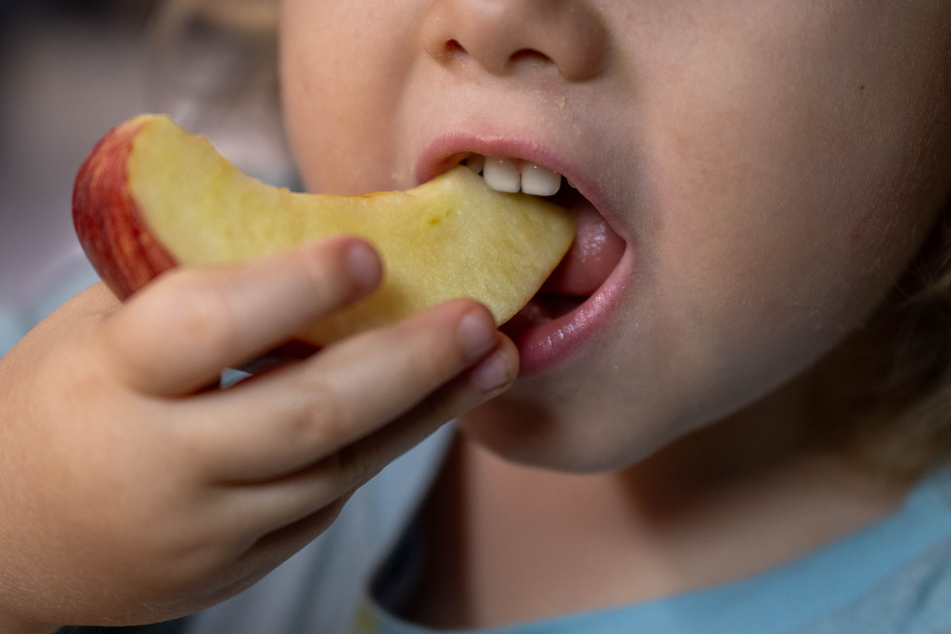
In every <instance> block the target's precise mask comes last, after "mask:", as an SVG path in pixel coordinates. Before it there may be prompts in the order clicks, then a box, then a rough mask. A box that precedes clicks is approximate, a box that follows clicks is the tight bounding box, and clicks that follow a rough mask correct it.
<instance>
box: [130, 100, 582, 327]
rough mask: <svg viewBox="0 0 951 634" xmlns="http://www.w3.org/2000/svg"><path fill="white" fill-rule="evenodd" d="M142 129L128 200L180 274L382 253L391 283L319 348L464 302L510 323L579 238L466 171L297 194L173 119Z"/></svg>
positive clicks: (332, 321) (570, 222)
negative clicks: (404, 185)
mask: <svg viewBox="0 0 951 634" xmlns="http://www.w3.org/2000/svg"><path fill="white" fill-rule="evenodd" d="M140 120H141V121H140ZM133 121H137V122H141V123H143V125H142V127H141V130H140V131H138V132H137V133H136V134H135V138H134V145H133V150H132V151H131V155H130V157H129V162H128V188H129V193H130V194H131V198H132V199H133V200H134V201H135V204H136V205H137V207H138V211H139V214H140V215H141V217H142V220H143V221H144V224H145V225H146V226H147V227H148V228H149V230H150V231H151V233H152V234H153V235H154V237H155V239H156V240H157V241H158V242H159V243H160V244H161V245H162V246H164V248H165V249H166V250H167V251H168V253H169V254H170V255H171V256H172V258H173V259H174V260H175V261H176V262H178V263H179V264H183V265H188V266H208V265H214V264H221V263H229V262H239V261H245V260H250V259H254V258H259V257H262V256H266V255H268V254H272V253H276V252H279V251H285V250H289V249H292V248H294V247H296V246H298V245H301V244H303V243H305V242H308V241H311V240H315V239H319V238H325V237H329V236H334V235H340V234H347V235H355V236H361V237H363V238H365V239H366V240H368V241H369V242H370V243H372V244H373V245H374V246H375V247H376V249H377V250H378V252H379V253H380V255H381V257H382V260H383V263H384V281H383V283H382V285H381V286H380V288H379V289H378V290H376V291H375V292H374V293H373V294H372V295H370V296H369V297H367V298H366V299H364V300H362V301H360V302H358V303H357V304H354V305H353V306H351V307H349V308H347V309H345V310H343V311H342V312H340V313H337V314H335V315H334V316H332V317H330V318H327V319H324V320H322V321H320V322H319V323H316V324H314V325H313V326H312V327H311V328H309V329H307V330H306V331H305V332H303V333H300V336H301V338H303V339H306V340H307V341H310V342H312V343H316V344H327V343H330V342H332V341H335V340H337V339H340V338H341V337H344V336H347V335H349V334H352V333H355V332H359V331H362V330H366V329H368V328H373V327H375V326H380V325H383V324H387V323H392V322H394V321H397V320H399V319H402V318H404V317H407V316H409V315H412V314H414V313H417V312H419V311H421V310H423V309H425V308H427V307H430V306H435V305H437V304H440V303H442V302H445V301H447V300H450V299H454V298H459V297H469V298H473V299H475V300H477V301H480V302H482V303H484V304H485V305H486V306H487V307H488V308H489V310H490V311H491V312H492V314H493V315H494V317H495V319H496V321H497V322H498V323H499V324H501V323H503V322H505V321H507V320H508V319H509V318H511V317H512V316H513V315H515V313H517V312H518V311H519V309H520V308H521V307H522V306H524V305H525V304H526V303H527V302H528V301H529V300H530V299H531V297H532V296H533V295H534V294H535V293H536V291H537V290H538V289H539V288H540V287H541V285H542V284H543V283H544V281H545V279H546V278H547V277H548V276H549V275H550V274H551V272H552V271H553V270H554V269H555V267H556V266H557V265H558V263H559V261H560V260H561V259H562V257H563V256H564V255H565V253H566V252H567V250H568V248H569V247H570V246H571V243H572V240H573V238H574V215H573V213H572V212H570V211H568V210H565V209H562V208H560V207H557V206H555V205H553V204H550V203H548V202H546V201H544V200H542V199H540V198H537V197H533V196H528V195H524V194H505V193H500V192H496V191H493V190H491V189H489V188H488V187H487V186H486V185H485V182H484V181H483V179H482V178H481V177H480V176H478V175H477V174H475V173H473V172H472V171H471V170H469V169H468V168H466V167H457V168H455V169H453V170H451V171H450V172H448V173H446V174H444V175H442V176H440V177H438V178H436V179H434V180H432V181H430V182H429V183H426V184H424V185H422V186H420V187H417V188H415V189H411V190H409V191H406V192H388V193H381V194H369V195H364V196H324V195H313V194H297V193H292V192H290V191H288V190H287V189H277V188H274V187H270V186H267V185H265V184H263V183H261V182H259V181H256V180H254V179H252V178H250V177H248V176H246V175H245V174H243V173H242V172H240V171H239V170H238V169H236V168H235V167H234V166H232V165H231V164H230V163H229V162H228V161H227V160H225V159H224V158H223V157H222V156H220V155H219V154H218V153H217V151H216V150H215V149H214V148H213V146H212V145H211V143H209V142H208V141H207V140H205V139H204V138H202V137H197V136H192V135H189V134H187V133H186V132H185V131H183V130H182V129H181V128H179V127H178V126H177V125H176V124H175V123H173V122H172V121H171V120H170V119H168V118H167V117H164V116H154V115H143V117H140V118H137V119H135V120H133ZM130 123H131V122H130ZM274 309H275V310H280V307H279V306H275V308H274Z"/></svg>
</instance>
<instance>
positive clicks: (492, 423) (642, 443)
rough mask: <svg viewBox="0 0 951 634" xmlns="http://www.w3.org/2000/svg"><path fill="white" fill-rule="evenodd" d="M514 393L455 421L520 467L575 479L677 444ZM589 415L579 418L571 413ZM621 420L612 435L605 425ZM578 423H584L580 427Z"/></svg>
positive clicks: (647, 429) (644, 428)
mask: <svg viewBox="0 0 951 634" xmlns="http://www.w3.org/2000/svg"><path fill="white" fill-rule="evenodd" d="M517 391H518V386H517V385H516V387H515V388H513V390H512V391H510V392H509V393H507V394H504V395H502V396H500V397H498V398H495V399H493V400H491V401H489V402H487V403H484V404H482V405H480V406H479V407H477V408H476V409H474V410H472V411H470V412H468V413H467V414H465V415H464V416H462V417H460V418H459V419H457V420H456V428H457V429H458V430H459V431H460V433H462V434H463V436H465V438H466V439H467V440H469V441H471V442H473V443H475V444H477V445H479V446H481V447H483V448H485V449H487V450H488V451H490V452H491V453H493V454H495V455H496V456H498V457H500V458H502V459H504V460H507V461H509V462H514V463H517V464H520V465H524V466H528V467H534V468H540V469H549V470H554V471H564V472H571V473H603V472H608V471H617V470H620V469H624V468H626V467H630V466H631V465H634V464H637V463H638V462H640V461H641V460H644V459H645V458H647V457H649V456H650V455H652V454H653V453H655V452H656V451H658V450H659V449H661V448H662V447H664V446H665V445H667V444H669V443H670V442H672V441H673V440H674V439H675V438H676V436H677V434H676V433H671V432H669V431H668V432H667V433H663V432H662V430H663V429H664V428H665V427H667V428H668V430H669V426H665V425H656V424H645V425H638V424H637V421H636V420H633V417H631V416H628V415H625V416H617V415H613V416H612V414H611V413H607V412H606V413H603V414H594V413H591V412H592V408H589V407H585V404H576V403H572V404H565V406H564V407H557V405H556V406H554V407H553V406H552V405H551V404H549V403H546V402H545V401H543V400H541V399H538V400H535V399H527V398H522V397H519V396H518V395H517V394H513V392H517ZM576 408H577V409H586V410H588V412H589V413H588V414H587V415H580V416H579V415H576V414H574V413H573V412H570V411H566V410H569V409H576ZM611 418H617V420H616V421H615V425H614V426H613V428H614V429H615V430H616V431H617V432H618V433H617V434H611V433H610V432H609V431H608V430H609V429H610V428H611V427H610V426H608V425H606V424H605V422H606V420H610V419H611ZM578 421H582V422H581V424H580V425H579V424H578Z"/></svg>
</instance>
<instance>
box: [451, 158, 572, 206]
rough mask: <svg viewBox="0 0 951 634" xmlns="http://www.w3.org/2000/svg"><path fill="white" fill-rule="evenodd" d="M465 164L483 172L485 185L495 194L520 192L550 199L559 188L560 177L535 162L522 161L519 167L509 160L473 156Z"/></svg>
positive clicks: (477, 171)
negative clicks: (497, 192)
mask: <svg viewBox="0 0 951 634" xmlns="http://www.w3.org/2000/svg"><path fill="white" fill-rule="evenodd" d="M466 165H468V166H469V167H471V168H472V169H473V170H474V171H475V172H476V173H479V172H482V177H483V178H485V184H486V185H488V186H489V187H491V188H492V189H494V190H496V191H500V192H510V193H515V192H517V191H518V190H519V189H521V190H522V191H523V192H525V193H526V194H534V195H536V196H552V195H554V194H557V193H558V190H559V189H561V174H559V173H558V172H554V171H552V170H550V169H548V168H547V167H542V166H541V165H538V164H537V163H528V162H523V163H522V164H521V167H519V165H518V164H517V163H516V162H515V161H513V160H512V159H507V158H497V157H485V156H480V155H478V154H475V155H473V156H470V157H469V158H468V159H467V160H466Z"/></svg>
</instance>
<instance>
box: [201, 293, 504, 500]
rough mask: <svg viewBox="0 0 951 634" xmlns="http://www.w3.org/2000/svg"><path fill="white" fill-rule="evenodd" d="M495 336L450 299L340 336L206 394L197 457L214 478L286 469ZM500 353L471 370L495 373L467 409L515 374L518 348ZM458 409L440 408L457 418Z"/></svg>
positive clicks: (478, 352)
mask: <svg viewBox="0 0 951 634" xmlns="http://www.w3.org/2000/svg"><path fill="white" fill-rule="evenodd" d="M499 337H501V335H499V333H498V332H497V331H496V330H495V324H494V321H493V319H492V315H491V314H490V313H489V312H488V310H486V309H485V308H484V307H483V306H481V305H479V304H476V303H475V302H472V301H470V300H458V301H455V302H450V303H448V304H444V305H442V306H439V307H436V308H434V309H431V310H429V311H425V312H423V313H421V314H418V315H416V316H414V317H411V318H409V319H407V320H405V321H403V322H401V323H400V324H397V325H395V326H392V327H389V328H385V329H380V330H376V331H372V332H369V333H365V334H363V335H360V336H358V337H354V338H352V339H349V340H346V341H342V342H339V343H337V344H335V345H334V346H330V347H328V348H326V349H325V350H324V351H322V352H321V354H319V355H318V356H317V357H315V358H313V359H311V360H309V361H307V362H304V363H301V364H298V365H296V366H292V367H287V368H284V369H281V370H278V371H275V372H274V373H272V374H270V375H265V376H262V377H259V378H257V379H254V380H251V381H249V382H247V383H246V384H243V385H239V386H237V389H232V390H230V391H228V392H221V393H216V394H208V395H204V396H202V397H201V399H200V400H201V404H202V406H203V407H205V408H206V410H205V413H204V414H203V415H201V416H200V417H199V422H196V421H195V417H190V422H183V423H182V424H186V425H188V428H187V429H186V430H184V432H183V433H186V434H188V435H189V436H190V437H191V440H192V442H193V443H194V444H195V446H196V447H198V448H199V449H198V450H199V451H201V452H203V454H202V456H201V458H200V461H201V463H202V464H203V465H205V468H206V469H207V473H208V474H209V477H211V478H215V479H221V480H225V481H229V480H230V481H245V482H249V481H260V480H266V479H273V478H276V477H280V476H282V475H286V474H290V473H293V472H295V471H298V470H300V469H302V468H304V467H306V466H308V465H312V464H315V463H316V462H318V461H320V460H322V459H324V458H327V457H328V456H331V455H332V454H334V453H336V452H337V451H339V450H340V449H341V448H343V447H345V446H346V445H349V444H351V443H353V442H355V441H357V440H359V439H362V438H365V437H366V436H369V435H370V434H372V433H374V432H375V431H377V430H378V429H380V428H382V427H383V426H384V425H386V424H387V423H390V422H392V421H394V420H396V419H397V418H399V417H400V416H401V415H403V414H405V413H406V412H408V411H409V410H411V409H412V408H414V407H416V406H417V405H419V404H420V403H421V402H422V401H423V400H424V399H426V398H427V397H428V396H429V395H430V394H431V393H433V392H434V391H435V390H437V389H438V388H439V387H440V386H442V385H443V384H445V383H446V382H448V381H449V380H450V379H452V378H453V377H455V376H456V375H458V374H459V373H460V372H462V371H463V370H465V369H466V368H467V367H469V366H471V365H473V364H474V363H475V362H476V361H477V360H479V359H480V358H481V357H483V356H485V355H486V354H487V353H488V352H490V351H491V350H493V349H495V348H496V347H497V346H498V344H499ZM500 351H501V354H502V355H503V356H502V358H501V362H499V361H497V360H495V361H493V364H490V365H492V366H493V367H495V368H496V369H497V372H496V376H495V377H491V376H490V377H485V376H483V375H484V374H485V370H483V371H482V372H481V373H477V374H476V375H475V378H480V379H485V378H488V379H494V381H493V380H488V381H483V382H482V385H481V386H475V388H474V390H473V391H472V392H471V393H468V392H467V393H466V394H467V395H468V396H467V397H466V398H469V399H470V400H469V402H471V405H469V407H471V406H474V405H475V404H476V402H477V400H478V398H479V397H481V398H483V399H484V398H486V394H489V393H491V392H492V391H493V389H494V388H497V387H502V386H505V385H506V383H507V382H510V380H511V379H512V378H514V375H515V373H517V369H516V370H515V371H514V373H513V370H512V368H513V367H514V368H517V363H518V361H517V356H518V355H517V352H516V351H515V350H514V347H509V346H506V347H503V348H500ZM470 378H472V377H470ZM470 382H471V381H470ZM489 383H496V385H489ZM473 385H475V384H473ZM459 398H463V397H462V396H461V395H460V396H459ZM461 403H462V401H460V404H461ZM456 409H458V407H451V408H450V409H449V411H445V412H442V414H441V415H443V416H448V417H451V416H452V415H454V414H455V413H457V412H456V411H455V410H456ZM445 420H448V418H444V420H442V421H440V423H441V422H445Z"/></svg>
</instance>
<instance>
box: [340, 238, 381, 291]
mask: <svg viewBox="0 0 951 634" xmlns="http://www.w3.org/2000/svg"><path fill="white" fill-rule="evenodd" d="M347 266H348V267H349V269H350V275H352V276H353V279H354V281H355V282H356V283H357V284H359V285H360V286H361V287H362V288H373V287H374V286H376V285H377V283H378V282H379V280H380V258H379V257H377V255H376V252H375V251H374V250H373V249H372V248H371V247H370V245H368V244H367V243H365V242H360V241H355V242H353V243H352V244H351V245H350V247H349V248H348V249H347Z"/></svg>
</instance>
